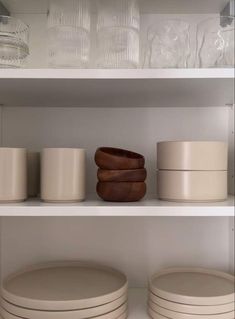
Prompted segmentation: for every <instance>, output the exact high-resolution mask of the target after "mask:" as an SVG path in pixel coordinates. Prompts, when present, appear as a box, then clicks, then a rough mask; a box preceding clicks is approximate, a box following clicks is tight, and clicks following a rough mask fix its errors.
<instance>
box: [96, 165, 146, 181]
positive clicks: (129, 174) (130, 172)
mask: <svg viewBox="0 0 235 319" xmlns="http://www.w3.org/2000/svg"><path fill="white" fill-rule="evenodd" d="M146 177H147V171H146V169H145V168H140V169H121V170H107V169H101V168H99V169H98V171H97V178H98V180H99V181H100V182H144V181H145V180H146Z"/></svg>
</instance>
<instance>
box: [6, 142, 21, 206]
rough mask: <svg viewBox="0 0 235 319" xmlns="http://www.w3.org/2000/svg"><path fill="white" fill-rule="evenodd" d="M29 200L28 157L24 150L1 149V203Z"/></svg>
mask: <svg viewBox="0 0 235 319" xmlns="http://www.w3.org/2000/svg"><path fill="white" fill-rule="evenodd" d="M26 198H27V157H26V149H24V148H5V147H1V148H0V202H21V201H24V200H25V199H26Z"/></svg>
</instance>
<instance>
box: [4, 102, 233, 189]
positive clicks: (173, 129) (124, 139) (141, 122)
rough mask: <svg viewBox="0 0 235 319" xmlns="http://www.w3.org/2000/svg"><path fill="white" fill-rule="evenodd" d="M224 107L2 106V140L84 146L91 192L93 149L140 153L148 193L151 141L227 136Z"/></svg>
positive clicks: (152, 163) (153, 143) (31, 144)
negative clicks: (121, 149)
mask: <svg viewBox="0 0 235 319" xmlns="http://www.w3.org/2000/svg"><path fill="white" fill-rule="evenodd" d="M228 116H229V110H228V108H227V107H221V108H220V107H215V108H213V107H212V108H187V107H182V108H111V109H108V108H34V107H32V108H21V107H15V108H14V107H13V108H4V114H3V145H4V146H12V147H13V146H19V147H27V148H29V149H32V150H40V149H41V148H43V147H65V146H66V147H82V148H85V149H86V150H87V167H88V169H87V181H88V183H87V184H88V186H87V191H88V193H89V194H94V193H95V184H96V171H97V167H96V165H95V163H94V153H95V150H96V148H97V147H99V146H114V147H115V146H118V147H123V148H127V149H131V150H133V151H137V152H140V153H142V154H143V155H144V156H145V157H146V167H147V170H148V193H149V194H154V195H155V190H156V177H155V172H156V143H157V142H158V141H162V140H222V141H227V137H228Z"/></svg>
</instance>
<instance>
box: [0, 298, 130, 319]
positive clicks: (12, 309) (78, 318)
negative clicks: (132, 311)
mask: <svg viewBox="0 0 235 319" xmlns="http://www.w3.org/2000/svg"><path fill="white" fill-rule="evenodd" d="M126 302H127V294H125V295H123V296H122V297H121V298H118V299H116V300H114V301H112V302H110V303H108V304H105V305H102V306H98V307H93V308H87V309H80V310H72V311H43V310H40V311H39V310H32V309H27V308H22V307H18V306H15V305H13V304H11V303H9V302H7V301H5V300H4V299H2V300H1V306H2V307H3V308H4V309H5V310H6V311H7V312H9V313H12V314H14V315H16V316H19V317H24V318H33V319H64V318H66V319H84V318H90V317H95V316H100V315H103V314H106V313H108V312H111V311H114V310H115V309H117V308H119V307H121V306H122V305H123V304H124V303H126Z"/></svg>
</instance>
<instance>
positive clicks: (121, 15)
mask: <svg viewBox="0 0 235 319" xmlns="http://www.w3.org/2000/svg"><path fill="white" fill-rule="evenodd" d="M139 28H140V15H139V4H138V0H98V15H97V59H96V65H97V67H99V68H137V67H138V66H139Z"/></svg>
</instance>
